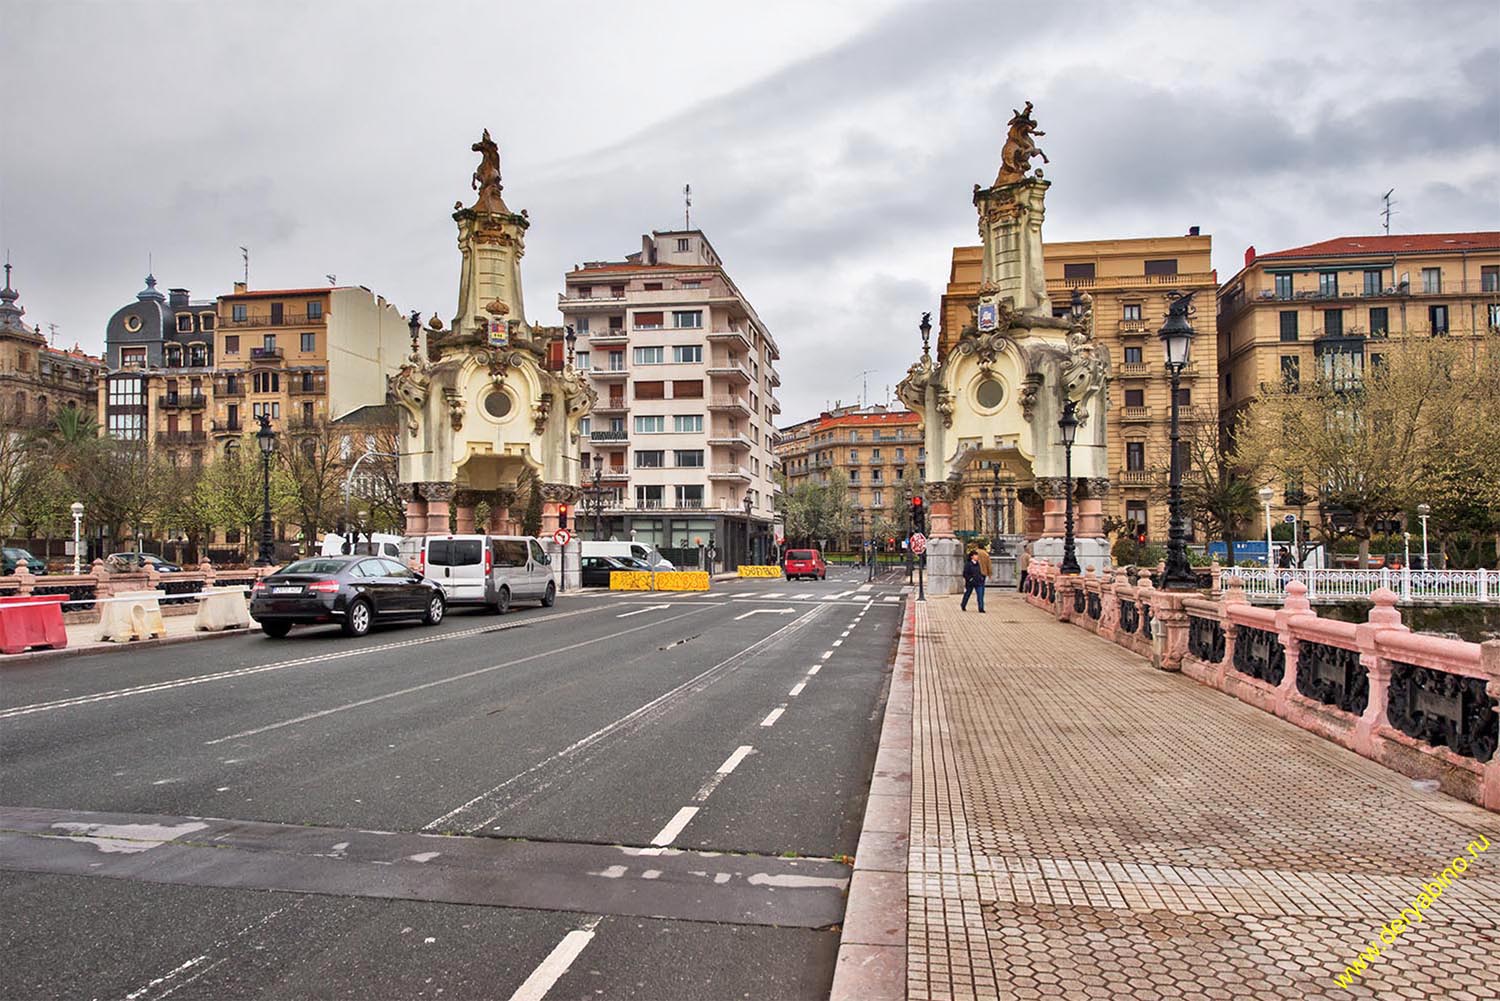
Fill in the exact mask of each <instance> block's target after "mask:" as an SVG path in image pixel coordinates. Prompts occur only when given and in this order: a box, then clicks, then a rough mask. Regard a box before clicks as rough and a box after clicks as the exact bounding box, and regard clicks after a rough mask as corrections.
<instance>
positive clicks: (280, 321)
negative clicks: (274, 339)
mask: <svg viewBox="0 0 1500 1001" xmlns="http://www.w3.org/2000/svg"><path fill="white" fill-rule="evenodd" d="M326 319H327V316H326V314H325V315H319V316H308V315H307V314H306V313H282V314H281V316H280V317H275V316H273V315H272V314H270V313H259V314H255V315H251V316H245V317H241V318H240V319H238V320H236V319H234V318H233V317H228V318H225V319H221V320H220V321H219V323H220V324H222V325H223V326H225V327H306V326H308V325H309V324H317V325H319V326H321V325H322V324H323V322H324V321H325V320H326Z"/></svg>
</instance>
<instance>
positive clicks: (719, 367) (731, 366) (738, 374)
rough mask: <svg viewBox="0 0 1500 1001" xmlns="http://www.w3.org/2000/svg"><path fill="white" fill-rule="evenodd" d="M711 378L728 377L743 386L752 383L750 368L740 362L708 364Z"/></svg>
mask: <svg viewBox="0 0 1500 1001" xmlns="http://www.w3.org/2000/svg"><path fill="white" fill-rule="evenodd" d="M708 377H709V378H710V379H727V380H728V381H730V382H732V383H738V384H739V385H742V386H748V385H750V382H751V379H750V370H749V369H747V368H746V367H745V366H744V365H741V364H740V363H739V362H722V363H715V364H711V365H709V366H708Z"/></svg>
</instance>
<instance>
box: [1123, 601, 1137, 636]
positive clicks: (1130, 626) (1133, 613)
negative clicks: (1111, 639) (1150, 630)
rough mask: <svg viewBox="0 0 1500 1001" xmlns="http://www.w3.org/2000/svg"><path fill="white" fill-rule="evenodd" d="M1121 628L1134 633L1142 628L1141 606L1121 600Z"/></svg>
mask: <svg viewBox="0 0 1500 1001" xmlns="http://www.w3.org/2000/svg"><path fill="white" fill-rule="evenodd" d="M1120 628H1121V629H1123V630H1125V632H1127V633H1134V632H1135V631H1136V630H1138V629H1140V628H1141V606H1140V605H1137V604H1136V603H1135V602H1133V601H1126V600H1125V599H1124V598H1121V599H1120Z"/></svg>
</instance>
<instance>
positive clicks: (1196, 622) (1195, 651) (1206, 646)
mask: <svg viewBox="0 0 1500 1001" xmlns="http://www.w3.org/2000/svg"><path fill="white" fill-rule="evenodd" d="M1188 652H1189V653H1191V654H1192V655H1193V656H1194V657H1197V658H1198V659H1199V660H1201V661H1205V662H1207V663H1210V664H1217V663H1219V662H1220V661H1221V660H1223V659H1224V625H1223V623H1221V622H1220V621H1219V620H1218V619H1205V618H1203V617H1202V616H1198V615H1189V616H1188Z"/></svg>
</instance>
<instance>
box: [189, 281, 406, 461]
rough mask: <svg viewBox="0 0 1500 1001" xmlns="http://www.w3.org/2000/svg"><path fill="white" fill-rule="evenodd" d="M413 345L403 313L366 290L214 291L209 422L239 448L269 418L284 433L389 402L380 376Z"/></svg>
mask: <svg viewBox="0 0 1500 1001" xmlns="http://www.w3.org/2000/svg"><path fill="white" fill-rule="evenodd" d="M410 351H411V340H410V332H409V329H408V327H407V322H406V319H405V318H404V317H403V316H402V315H401V314H400V312H398V311H397V310H396V308H395V307H394V306H392V305H391V304H390V303H388V302H386V301H385V297H384V296H378V295H376V294H375V293H373V292H371V291H370V290H369V289H367V288H365V287H364V286H341V287H336V288H335V287H330V288H291V289H254V290H251V289H248V288H247V287H246V286H245V284H244V283H243V282H235V284H234V292H233V293H232V294H230V295H223V296H220V297H219V299H218V303H217V330H216V338H215V341H214V355H215V357H216V358H217V361H218V364H217V367H216V369H215V371H214V373H213V390H212V396H213V406H212V409H211V411H210V412H211V413H212V415H213V416H212V425H211V427H210V430H211V432H212V435H213V439H214V442H215V445H216V447H218V448H219V449H220V450H223V449H232V448H236V447H238V440H239V437H240V436H241V435H243V434H244V433H245V432H246V430H247V429H248V430H251V431H253V430H254V429H255V425H256V421H257V420H258V418H259V417H260V416H261V415H262V414H265V415H267V416H269V417H270V418H271V422H272V426H273V427H274V428H275V429H276V430H278V431H281V430H285V429H287V428H289V427H295V426H297V425H299V424H300V425H309V424H313V423H315V422H317V421H320V420H330V421H331V420H336V419H337V418H339V417H341V416H343V415H344V414H347V413H349V412H350V411H353V410H355V409H357V408H359V407H362V406H367V405H374V404H381V403H384V402H385V389H386V376H388V375H390V374H391V373H392V372H395V371H396V369H397V368H398V367H399V366H400V364H401V359H402V358H403V357H404V356H405V355H406V354H408V353H409V352H410Z"/></svg>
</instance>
